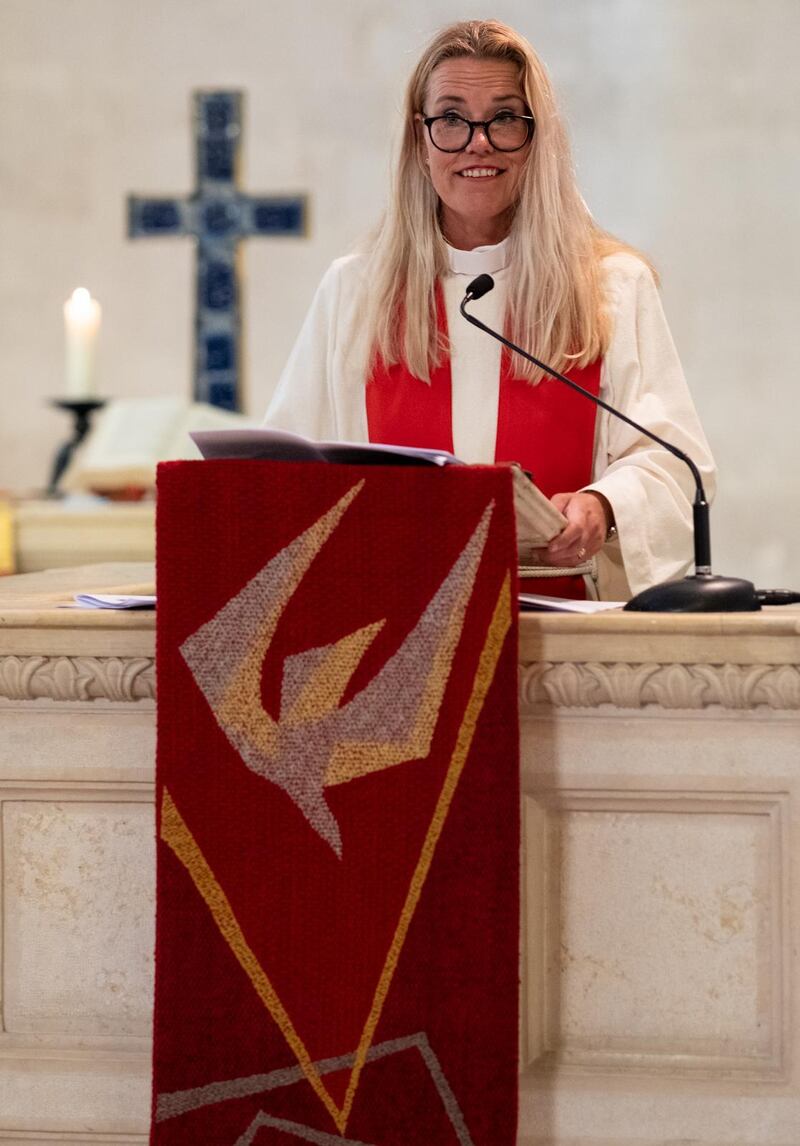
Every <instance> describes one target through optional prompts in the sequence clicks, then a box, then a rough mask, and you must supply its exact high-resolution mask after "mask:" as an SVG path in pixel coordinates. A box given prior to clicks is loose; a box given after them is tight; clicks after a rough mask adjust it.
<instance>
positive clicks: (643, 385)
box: [265, 241, 714, 600]
mask: <svg viewBox="0 0 800 1146" xmlns="http://www.w3.org/2000/svg"><path fill="white" fill-rule="evenodd" d="M507 247H508V243H507V241H506V242H503V243H500V244H498V245H497V246H493V247H480V248H477V249H476V250H474V251H458V250H455V249H454V248H449V255H450V264H451V270H450V274H449V275H447V276H446V277H445V279H444V282H443V289H444V299H445V307H446V312H447V324H448V332H449V336H450V345H451V372H452V418H453V448H454V452H455V453H456V454H457V455H458V456H459V457H460V458H462V459H463V460H464V461H466V462H473V463H491V462H493V461H494V445H495V435H496V430H497V410H498V401H499V392H500V356H501V347H500V344H499V343H498V342H496V341H495V340H494V339H492V338H490V337H489V336H488V335H487V334H485V333H483V332H482V331H479V330H477V329H476V328H475V327H473V326H470V325H469V323H467V322H465V321H464V319H463V318H462V317H461V315H460V314H459V312H458V305H459V303H460V302H461V299H462V298H463V296H464V291H465V289H466V286H467V284H468V283H469V282H470V280H471V279H472V278H474V277H475V276H476V275H478V274H483V273H488V274H491V275H492V276H493V278H494V281H495V289H494V290H492V291H490V292H489V293H488V294H487V295H484V297H483V298H482V299H479V300H477V301H476V302H474V303H472V304H471V307H470V309H471V311H472V312H473V313H474V314H475V315H476V316H477V317H478V318H480V319H482V320H483V321H484V322H485V323H486V324H487V325H489V326H492V327H494V328H495V329H500V330H502V328H503V315H504V311H505V302H506V296H507V290H508V283H509V279H510V276H511V274H512V273H513V272H512V268H510V267H509V266H508V265H507ZM603 266H604V270H605V274H606V287H607V295H608V305H609V308H610V311H611V319H612V336H611V342H610V345H609V348H608V350H607V352H606V355H605V357H604V359H603V366H602V372H601V383H600V397H601V398H603V399H604V400H605V401H607V402H609V403H611V404H612V405H615V406H617V407H618V408H619V409H621V410H622V411H623V412H624V413H626V414H627V415H628V416H629V417H631V418H633V419H634V420H635V421H638V422H640V423H641V424H642V425H644V426H647V427H648V428H649V429H651V430H652V431H653V432H654V433H656V434H658V435H660V436H661V437H663V438H665V439H666V440H667V441H669V442H672V443H673V444H674V445H676V446H678V448H679V449H682V450H683V451H684V452H685V453H687V454H688V455H689V456H690V457H691V458H692V459H693V460H694V461H695V462H696V464H697V466H698V468H699V469H700V472H701V474H702V476H703V482H704V485H705V489H706V493H707V494H708V496H709V497H711V495H712V494H713V485H714V464H713V460H712V458H711V454H710V451H709V448H708V443H707V442H706V438H705V435H704V434H703V431H702V428H701V426H700V423H699V420H698V417H697V413H696V411H695V408H694V405H693V403H692V399H691V396H690V394H689V391H688V388H687V386H686V382H685V379H684V376H683V371H682V369H681V365H680V362H679V360H678V355H677V353H676V350H675V345H674V343H673V341H672V337H671V335H670V332H669V328H668V326H667V323H666V319H665V317H664V312H663V309H662V306H661V300H660V297H659V294H658V290H657V288H656V285H655V282H654V281H653V277H652V275H651V273H650V271H649V270H648V268H647V267H646V266H645V264H644V263H643V262H641V260H640V259H637V258H636V257H635V256H633V255H627V254H615V255H610V256H609V257H607V258H606V259H605V260H604V263H603ZM364 267H365V258H364V256H362V255H350V256H347V257H346V258H343V259H337V260H336V262H334V263H333V264H332V266H331V267H330V268H329V270H328V271H327V273H326V274H325V276H324V278H323V280H322V282H321V284H320V286H319V288H318V290H317V293H316V295H315V297H314V301H313V303H312V305H311V309H310V311H309V313H308V316H307V317H306V320H305V323H304V324H303V328H302V330H301V332H300V335H299V337H298V339H297V342H296V344H295V346H294V349H293V351H292V353H291V356H290V358H289V361H288V363H287V365H286V368H285V369H284V371H283V373H282V375H281V377H280V380H279V382H278V386H277V389H276V391H275V395H274V397H273V400H272V402H271V404H270V407H269V410H268V411H267V416H266V419H265V424H267V425H269V426H274V427H276V428H280V429H283V430H290V431H293V432H295V433H298V434H303V435H305V436H306V437H310V438H319V439H324V440H328V441H330V440H336V439H340V440H343V441H351V442H364V441H368V440H369V434H368V427H367V411H366V400H365V385H366V373H367V367H368V361H369V350H370V348H369V347H368V346H367V344H366V340H365V338H364V331H363V324H362V318H363V314H362V311H361V310H360V309H359V307H358V296H359V288H360V286H361V280H362V275H363V273H364ZM534 353H535V350H534ZM587 401H588V399H587ZM564 439H565V443H568V441H569V427H565V433H564ZM585 488H586V489H590V490H591V489H594V490H597V491H598V493H602V494H603V496H604V497H606V498H607V499H608V501H609V502H610V504H611V506H612V508H613V510H614V519H615V522H616V526H617V531H618V535H617V537H616V538H615V539H613V540H612V541H609V542H607V543H606V545H605V546H604V547H603V549H602V551H601V552H600V553H599V554H598V557H597V566H598V591H599V593H600V596H601V597H602V598H605V599H608V600H624V599H627V598H628V597H629V596H630V595H631V594H632V593H638V592H639V591H641V590H642V589H645V588H647V587H648V586H650V585H654V584H656V583H657V582H659V581H663V580H667V579H668V578H672V577H679V576H682V575H683V574H684V573H685V572H686V571H687V569H688V568H689V566H690V564H691V561H692V555H693V549H692V508H691V503H692V499H693V497H694V485H693V482H692V478H691V475H690V473H689V470H688V468H687V467H686V465H685V464H684V463H683V462H681V461H680V460H679V459H678V458H676V457H674V456H673V455H672V454H670V453H668V452H667V451H666V450H664V449H662V448H661V447H660V446H657V445H656V444H655V443H654V442H651V441H650V440H649V439H648V438H645V437H644V436H643V435H641V434H640V433H638V431H636V430H633V429H632V428H631V427H629V426H627V425H626V424H625V423H624V422H621V421H620V420H619V419H618V418H614V417H613V416H612V415H610V414H608V413H606V412H605V411H604V410H602V409H599V410H598V412H597V422H596V429H595V443H594V455H593V464H592V482H591V484H590V485H588V486H586V487H585ZM564 492H570V491H564Z"/></svg>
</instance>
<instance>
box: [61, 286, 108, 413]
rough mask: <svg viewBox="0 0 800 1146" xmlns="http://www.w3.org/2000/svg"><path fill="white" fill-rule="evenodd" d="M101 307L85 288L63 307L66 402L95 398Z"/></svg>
mask: <svg viewBox="0 0 800 1146" xmlns="http://www.w3.org/2000/svg"><path fill="white" fill-rule="evenodd" d="M100 313H101V312H100V303H99V302H98V301H97V299H95V298H92V296H91V295H90V294H89V292H88V290H87V289H86V287H78V289H77V290H74V291H73V292H72V298H69V299H67V301H66V302H65V303H64V330H65V333H66V336H67V398H71V399H73V400H80V399H81V398H91V397H93V395H94V352H95V347H96V345H97V335H98V332H99V330H100Z"/></svg>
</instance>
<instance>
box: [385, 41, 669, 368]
mask: <svg viewBox="0 0 800 1146" xmlns="http://www.w3.org/2000/svg"><path fill="white" fill-rule="evenodd" d="M463 57H467V58H473V59H491V60H509V61H511V62H512V63H514V64H516V65H517V67H518V68H519V76H520V85H521V88H522V91H523V94H524V96H525V100H526V102H527V104H528V107H529V108H530V111H531V113H532V115H533V116H534V117H535V120H536V130H535V132H534V136H533V140H532V142H531V144H530V153H529V155H528V159H527V162H526V164H525V167H524V169H523V173H522V178H521V184H520V195H519V201H518V203H517V207H516V211H515V213H514V218H513V222H512V225H511V230H510V243H511V251H510V256H511V262H512V265H513V266H514V275H513V279H512V282H511V284H510V286H509V292H508V303H507V314H506V332H507V334H508V335H509V336H510V337H511V338H512V339H513V340H514V341H515V342H518V343H520V344H521V345H523V346H526V347H529V348H531V349H532V351H533V353H535V354H536V355H537V356H538V357H539V358H542V359H543V360H544V361H545V362H549V363H551V364H552V365H554V366H556V367H557V368H560V369H562V370H564V369H569V368H570V367H572V366H586V365H588V364H589V363H590V362H593V361H594V360H595V359H596V358H597V357H598V356H600V355H602V354H603V353H604V351H605V350H606V349H607V346H608V341H609V335H610V331H609V323H608V318H607V315H606V311H605V307H604V295H603V283H602V274H601V268H600V260H601V259H602V258H603V257H604V256H605V255H608V254H612V253H614V252H616V251H629V252H631V253H633V254H637V253H638V252H635V251H632V248H630V247H628V246H626V245H625V244H624V243H622V242H620V241H619V240H617V239H615V238H614V237H613V236H611V235H609V234H608V233H607V232H606V231H603V230H602V229H601V228H600V227H598V226H597V224H596V223H595V221H594V219H593V218H592V216H591V214H590V212H589V209H588V207H587V206H586V204H585V202H584V201H583V199H582V197H581V195H580V192H579V191H578V188H577V185H576V181H575V172H574V167H573V163H572V156H571V153H570V147H569V141H568V138H567V134H566V130H565V128H564V125H563V123H562V121H561V119H560V117H559V114H558V111H557V108H556V104H555V97H554V93H553V88H552V85H551V83H550V80H549V77H548V75H547V72H546V70H545V68H544V65H543V64H542V62H541V60H540V59H539V58H538V56H537V55H536V53H535V52H534V50H533V48H532V47H531V46H530V44H529V43H528V42H527V40H525V39H524V38H523V37H522V36H520V35H519V34H518V33H517V32H515V31H514V30H513V29H512V28H509V27H508V26H507V25H505V24H501V23H499V22H498V21H496V20H467V21H463V22H460V23H457V24H451V25H449V26H448V27H446V28H443V29H442V30H441V31H440V32H439V33H438V35H436V36H435V37H434V39H433V40H432V41H431V43H430V44H429V45H428V47H427V49H426V50H425V52H424V53H423V55H422V57H421V59H420V60H419V62H418V64H417V66H416V68H415V69H414V71H413V73H412V75H411V78H410V79H409V82H408V86H407V88H406V95H405V104H404V116H405V122H404V126H403V137H402V142H401V146H400V153H399V156H398V160H397V164H396V168H395V173H394V180H393V186H392V192H391V196H390V202H389V207H388V209H387V211H386V213H385V215H384V218H383V220H382V222H381V223H380V225H379V227H378V229H377V231H376V233H375V235H374V236H373V239H372V241H371V245H370V247H371V249H370V253H369V256H368V266H367V274H366V278H365V288H364V289H365V298H364V310H363V311H362V313H363V314H364V317H365V329H366V333H367V338H368V340H369V341H368V344H369V345H370V346H371V347H372V351H373V361H374V360H376V359H377V358H381V359H383V361H384V362H386V363H387V364H391V363H394V362H398V361H403V362H405V363H406V365H407V366H408V367H409V369H410V370H411V372H412V373H413V374H414V375H416V376H417V377H418V378H423V379H425V380H426V381H427V380H429V379H430V371H431V368H432V367H435V366H437V365H438V364H439V363H440V362H441V361H442V358H443V356H444V355H445V354H446V353H447V350H448V347H447V342H446V340H445V339H443V338H442V337H441V335H440V333H439V331H438V329H437V321H436V302H435V297H436V296H435V289H436V281H437V279H439V278H441V277H442V276H443V275H444V274H446V273H447V272H448V270H449V265H448V260H447V251H446V247H445V240H444V238H443V236H442V232H441V229H440V226H439V219H438V208H439V203H438V197H437V195H436V192H435V191H434V189H433V185H432V183H431V180H430V177H429V175H428V173H427V170H426V169H425V166H424V163H423V161H422V156H421V152H420V143H419V137H418V126H417V120H416V117H417V116H418V115H419V114H420V113H422V111H423V105H424V100H425V96H426V92H427V87H428V83H429V81H430V78H431V74H432V73H433V71H434V69H435V68H436V67H437V66H438V65H439V64H441V63H442V61H443V60H448V59H455V58H463ZM640 257H641V256H640ZM644 261H645V262H646V261H647V260H644ZM648 265H649V264H648ZM515 371H516V372H517V373H518V375H519V376H520V377H523V378H527V379H528V380H529V381H531V382H536V381H538V380H539V378H541V376H542V375H541V371H539V370H538V369H537V368H536V367H534V366H532V365H531V364H529V363H524V364H523V363H522V362H521V360H520V359H519V358H517V360H516V361H515Z"/></svg>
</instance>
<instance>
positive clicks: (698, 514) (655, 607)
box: [459, 275, 761, 613]
mask: <svg viewBox="0 0 800 1146" xmlns="http://www.w3.org/2000/svg"><path fill="white" fill-rule="evenodd" d="M493 288H494V279H493V278H492V276H491V275H478V277H477V278H476V279H473V281H472V282H471V283H470V284H469V286H468V287H467V292H466V294H465V295H464V298H463V299H462V300H461V305H460V307H459V310H460V311H461V314H462V315H463V317H464V318H465V319H466V320H467V322H470V323H472V325H473V326H477V327H478V329H479V330H482V331H484V332H485V333H486V334H489V335H491V337H492V338H495V339H497V341H498V342H501V343H502V344H503V346H507V347H508V349H509V350H513V351H514V353H515V354H520V355H522V357H523V358H526V359H527V360H528V362H532V363H533V364H534V366H538V367H539V369H540V370H544V372H545V374H549V375H550V377H551V378H557V379H558V381H559V382H563V383H564V384H565V385H567V386H569V387H570V388H571V389H573V390H577V391H578V393H579V394H583V396H584V397H585V398H588V399H589V400H590V401H591V402H594V404H595V405H596V406H600V407H602V409H603V410H607V411H608V413H609V414H613V415H614V417H615V418H620V419H621V420H622V421H623V422H626V423H627V424H628V425H629V426H632V427H633V428H634V430H638V431H639V433H640V434H644V436H645V437H646V438H650V439H651V441H654V442H657V443H658V445H659V446H662V447H663V448H664V449H665V450H668V451H669V453H671V454H673V455H674V456H675V457H676V458H680V460H681V461H682V462H684V463H685V464H686V465H687V466H688V467H689V469H690V471H691V474H692V478H693V479H694V484H695V497H694V503H693V505H692V516H693V519H694V573H692V574H690V575H689V576H688V577H683V578H681V579H680V580H678V581H662V582H661V584H659V585H653V586H651V587H650V588H649V589H645V590H643V592H641V593H637V595H636V596H635V597H632V598H631V600H630V601H628V603H627V604H626V605H625V608H626V609H627V610H628V611H629V612H638V613H751V612H756V611H757V610H758V609H760V608H761V602H760V600H759V596H758V593H757V591H756V588H755V586H754V585H753V583H752V581H745V580H742V578H740V577H720V576H717V575H715V574H714V573H712V572H711V526H710V521H709V505H708V501H707V499H706V493H705V490H704V489H703V480H702V478H701V477H700V471H699V470H698V468H697V466H696V465H695V463H694V462H693V461H692V459H691V458H690V457H689V456H688V454H685V453H684V452H683V450H679V449H678V447H677V446H674V445H672V443H671V442H667V441H665V440H664V439H663V438H660V437H659V436H658V434H654V433H653V432H652V430H647V429H645V427H644V426H641V425H640V424H639V423H638V422H635V421H634V420H633V418H629V417H628V415H627V414H623V413H622V412H621V411H620V410H616V409H615V408H614V407H613V406H610V405H609V404H608V402H604V401H603V399H602V398H597V397H595V395H594V394H590V393H589V391H588V390H584V388H583V386H579V385H578V383H577V382H573V381H572V379H571V378H567V377H566V375H564V374H560V373H559V372H558V370H554V369H553V367H552V366H548V365H547V363H546V362H540V361H539V359H538V358H534V356H533V355H532V354H529V353H528V352H527V350H523V349H522V347H520V346H517V345H516V344H515V343H513V342H511V341H509V339H507V338H505V337H504V336H503V335H502V334H499V333H498V332H497V331H496V330H492V328H491V327H490V326H487V325H486V324H485V323H483V322H481V320H480V319H479V318H475V316H474V315H472V314H468V313H467V310H466V307H467V303H468V302H472V301H473V300H475V299H479V298H482V297H483V296H484V295H485V294H488V293H489V291H490V290H492V289H493Z"/></svg>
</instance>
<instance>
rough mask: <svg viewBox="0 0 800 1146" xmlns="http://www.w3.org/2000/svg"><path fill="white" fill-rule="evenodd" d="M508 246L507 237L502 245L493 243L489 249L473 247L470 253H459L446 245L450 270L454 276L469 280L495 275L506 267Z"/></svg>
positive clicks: (456, 249) (455, 248) (508, 240)
mask: <svg viewBox="0 0 800 1146" xmlns="http://www.w3.org/2000/svg"><path fill="white" fill-rule="evenodd" d="M509 246H510V239H509V238H508V237H506V238H505V239H503V241H502V243H495V244H493V245H492V246H491V247H475V248H474V250H472V251H460V250H459V249H458V248H457V247H451V246H450V244H449V243H448V244H447V255H448V258H449V259H450V270H451V271H452V273H453V274H454V275H469V276H470V277H471V278H474V277H475V275H496V274H497V272H498V271H502V269H503V268H504V267H506V266H508V259H509Z"/></svg>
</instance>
